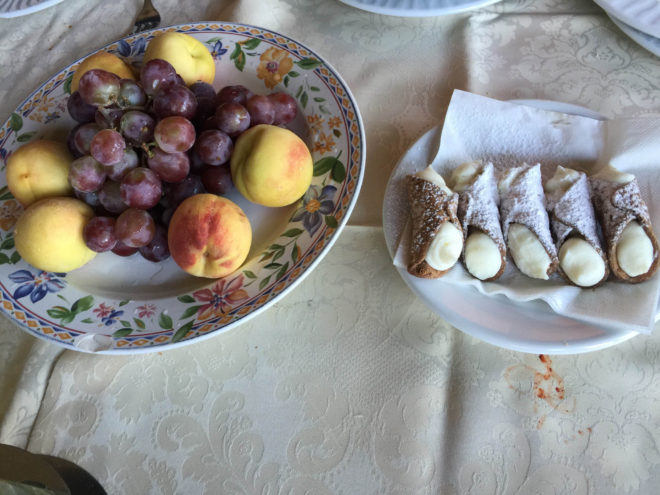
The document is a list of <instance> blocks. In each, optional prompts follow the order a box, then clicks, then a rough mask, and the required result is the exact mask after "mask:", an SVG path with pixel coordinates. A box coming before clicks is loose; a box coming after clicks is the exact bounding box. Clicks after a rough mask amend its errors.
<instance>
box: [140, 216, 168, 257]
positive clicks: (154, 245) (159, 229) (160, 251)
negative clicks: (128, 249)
mask: <svg viewBox="0 0 660 495" xmlns="http://www.w3.org/2000/svg"><path fill="white" fill-rule="evenodd" d="M138 251H140V254H141V255H142V256H143V257H144V258H145V259H147V260H149V261H153V262H154V263H158V262H159V261H163V260H166V259H167V258H169V257H170V248H169V246H168V245H167V229H166V228H165V227H163V226H162V225H156V233H155V234H154V237H153V238H152V239H151V242H150V243H149V244H147V245H146V246H142V247H140V248H138Z"/></svg>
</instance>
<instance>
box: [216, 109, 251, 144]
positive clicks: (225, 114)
mask: <svg viewBox="0 0 660 495" xmlns="http://www.w3.org/2000/svg"><path fill="white" fill-rule="evenodd" d="M213 119H214V124H215V127H216V128H217V129H219V130H221V131H222V132H224V133H226V134H228V135H229V136H231V137H236V136H238V135H239V134H240V133H241V132H243V131H245V130H247V129H248V128H249V127H250V113H249V112H248V111H247V108H245V107H244V106H243V105H241V104H240V103H231V102H230V103H223V104H222V105H220V106H219V107H218V108H217V109H216V110H215V115H214V117H213Z"/></svg>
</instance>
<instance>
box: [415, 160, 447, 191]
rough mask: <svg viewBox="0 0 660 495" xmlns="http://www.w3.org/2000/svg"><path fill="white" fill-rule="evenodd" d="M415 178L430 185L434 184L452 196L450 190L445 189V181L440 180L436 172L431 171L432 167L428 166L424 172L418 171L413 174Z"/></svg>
mask: <svg viewBox="0 0 660 495" xmlns="http://www.w3.org/2000/svg"><path fill="white" fill-rule="evenodd" d="M415 176H416V177H419V178H420V179H424V180H427V181H429V182H430V183H431V184H435V185H436V186H438V187H439V188H440V189H442V190H443V191H444V192H446V193H447V194H453V192H452V190H451V189H449V188H448V187H447V184H446V183H445V180H444V179H443V178H442V175H440V174H439V173H438V172H436V171H435V170H433V167H431V165H429V166H428V167H426V168H425V169H424V170H420V171H419V172H417V173H416V174H415Z"/></svg>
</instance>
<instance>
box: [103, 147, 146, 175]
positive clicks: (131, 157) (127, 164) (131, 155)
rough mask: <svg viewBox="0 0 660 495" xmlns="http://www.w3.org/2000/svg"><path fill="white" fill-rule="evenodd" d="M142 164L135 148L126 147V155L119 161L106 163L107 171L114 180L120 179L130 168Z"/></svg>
mask: <svg viewBox="0 0 660 495" xmlns="http://www.w3.org/2000/svg"><path fill="white" fill-rule="evenodd" d="M139 164H140V157H139V156H138V154H137V152H136V151H135V150H134V149H133V148H126V149H125V150H124V156H122V158H121V160H120V161H119V162H118V163H113V164H112V165H106V166H105V171H106V173H107V174H108V177H110V178H111V179H112V180H116V181H120V180H122V179H123V178H124V175H126V174H127V173H128V171H129V170H133V169H134V168H135V167H137V166H138V165H139Z"/></svg>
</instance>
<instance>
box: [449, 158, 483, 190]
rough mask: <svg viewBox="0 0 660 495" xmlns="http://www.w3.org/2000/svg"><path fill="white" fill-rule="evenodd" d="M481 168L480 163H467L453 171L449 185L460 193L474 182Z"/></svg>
mask: <svg viewBox="0 0 660 495" xmlns="http://www.w3.org/2000/svg"><path fill="white" fill-rule="evenodd" d="M482 168H483V164H482V163H481V162H467V163H463V164H462V165H459V166H458V167H456V168H455V169H454V171H453V172H452V174H451V177H450V179H449V183H450V184H451V185H452V187H453V188H454V191H457V192H461V191H465V189H466V188H467V187H468V186H469V185H470V184H472V183H473V182H474V180H475V179H476V178H477V176H478V175H479V173H480V172H481V170H482Z"/></svg>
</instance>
